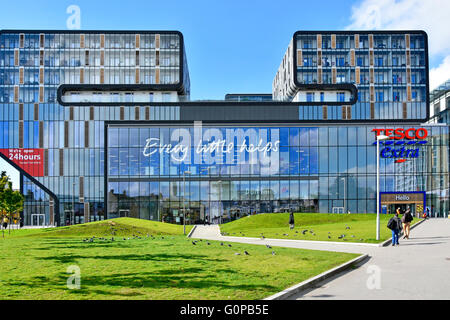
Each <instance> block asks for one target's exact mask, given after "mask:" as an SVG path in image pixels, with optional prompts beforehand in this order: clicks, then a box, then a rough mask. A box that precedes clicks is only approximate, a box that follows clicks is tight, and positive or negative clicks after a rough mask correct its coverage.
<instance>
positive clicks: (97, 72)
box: [0, 31, 449, 225]
mask: <svg viewBox="0 0 450 320" xmlns="http://www.w3.org/2000/svg"><path fill="white" fill-rule="evenodd" d="M327 36H328V35H323V37H322V40H321V41H322V45H321V46H318V45H317V39H318V38H317V34H314V35H313V36H308V37H309V38H311V39H309V38H308V39H309V40H311V41H310V42H303V41H304V40H305V39H306V38H305V39H304V38H302V37H299V38H298V39H297V38H296V39H295V41H296V45H297V47H298V49H300V50H302V54H303V57H304V58H305V59H306V61H305V60H303V59H302V60H301V61H302V66H299V68H298V69H296V72H295V73H294V74H295V75H296V76H297V77H298V79H297V80H298V81H303V79H311V81H312V82H313V83H314V80H315V79H316V78H315V76H314V72H312V71H311V70H312V69H311V68H315V69H314V70H316V71H315V72H316V76H317V74H318V73H317V72H318V71H317V70H318V69H319V61H320V64H321V66H320V67H321V70H322V71H321V72H322V78H321V79H322V80H321V81H322V82H323V83H328V82H327V81H326V80H325V78H324V75H325V74H326V73H327V72H328V71H327V70H328V69H327V68H331V69H330V70H331V73H332V75H333V72H334V71H333V70H337V71H336V72H337V73H336V81H335V80H334V77H332V78H331V84H333V83H338V82H337V81H338V80H337V79H340V80H339V83H348V82H349V81H350V83H354V84H355V85H356V86H357V87H358V93H359V94H360V97H359V101H358V102H357V104H356V105H354V106H345V105H343V106H341V105H327V102H326V101H328V99H330V100H335V101H336V100H338V101H341V100H344V101H343V102H344V103H345V102H346V101H347V100H348V96H346V95H345V93H341V92H339V91H338V92H337V93H336V92H335V93H334V95H333V96H332V97H328V96H327V94H326V93H325V94H324V95H321V94H318V93H310V94H309V95H305V99H308V101H310V102H320V104H321V105H302V104H300V103H279V102H277V101H271V100H270V99H269V98H270V96H271V95H270V94H268V95H266V94H238V95H229V96H228V97H227V99H226V101H222V102H208V101H200V102H194V101H193V102H189V101H185V100H183V99H180V97H181V96H185V97H188V96H189V91H190V80H189V73H188V67H187V58H186V54H185V52H184V45H183V38H182V35H181V33H178V32H164V31H158V32H156V31H155V32H151V31H149V32H140V31H104V32H97V31H95V32H94V31H83V32H81V31H59V32H58V31H2V32H1V33H0V132H1V133H2V134H1V135H0V154H1V155H2V157H5V158H7V159H9V161H11V162H14V163H15V164H16V165H17V166H18V167H20V168H21V170H22V172H21V173H22V174H21V181H22V184H21V188H22V192H23V193H24V194H25V197H26V201H25V208H24V213H23V216H24V222H25V224H27V225H29V224H43V223H44V224H59V225H65V224H74V223H83V222H87V221H97V220H102V219H105V218H113V217H118V216H132V217H140V218H145V219H152V220H158V221H168V222H174V223H182V222H183V212H184V211H183V210H184V209H186V210H189V212H190V214H189V223H198V222H202V221H204V220H205V219H209V220H210V221H211V222H219V219H218V217H219V216H220V217H222V214H223V217H222V218H223V219H235V218H238V217H241V216H242V215H245V214H248V213H250V212H257V213H261V212H281V211H284V210H287V209H289V208H294V209H295V210H298V211H299V212H333V210H334V209H335V208H340V207H343V206H344V200H345V206H346V207H347V208H348V210H349V211H351V212H374V211H375V198H376V195H375V192H376V191H375V187H374V185H375V179H376V178H375V171H374V170H375V163H376V151H375V147H374V146H373V142H374V139H375V138H374V132H372V129H374V128H375V129H377V128H394V129H395V128H404V130H407V129H408V128H419V125H420V123H421V122H422V121H418V120H417V119H418V118H420V119H422V118H424V117H426V113H425V110H426V109H425V106H424V103H425V102H424V101H425V100H423V90H426V86H425V85H424V84H423V83H422V82H423V81H422V80H423V76H425V77H426V72H425V71H424V70H425V69H424V68H425V67H424V66H423V63H422V62H423V61H422V60H423V59H426V54H425V50H426V48H424V45H426V43H424V39H423V35H422V34H417V35H415V34H413V33H411V34H409V36H408V37H406V35H405V34H401V35H399V34H391V35H383V36H381V35H380V39H379V41H384V42H382V44H384V43H385V44H386V47H383V46H378V44H377V43H379V42H377V41H378V35H374V36H373V37H374V38H373V45H372V47H371V45H370V44H369V45H368V46H369V48H368V49H367V48H366V44H365V43H364V41H366V40H365V39H366V38H365V37H366V36H367V39H369V35H362V34H361V35H360V39H361V41H362V42H363V43H362V44H361V45H359V42H358V46H359V47H358V48H356V47H355V48H354V46H355V44H356V42H355V38H354V34H350V33H349V34H348V35H346V36H345V37H344V36H343V35H342V37H343V38H342V44H341V42H340V38H339V37H341V35H339V37H338V36H336V39H335V40H336V41H335V44H333V41H334V40H333V38H332V37H331V35H329V36H330V41H331V44H330V46H331V49H332V50H331V49H330V48H328V47H326V46H325V47H323V43H324V42H326V40H327ZM383 37H384V38H383ZM396 37H398V40H399V44H395V40H396V39H397V38H396ZM344 38H345V39H344ZM407 38H408V39H409V40H408V41H409V45H408V44H407V43H406V42H405V43H404V45H405V46H406V49H404V47H403V42H402V39H404V41H406V39H407ZM308 39H307V40H308ZM383 39H384V40H383ZM386 39H387V40H386ZM338 40H339V41H338ZM385 40H386V41H385ZM367 41H370V40H367ZM413 43H414V44H413ZM400 46H402V47H400ZM334 47H336V48H334ZM328 49H330V50H329V51H327V50H328ZM388 49H389V50H388ZM311 50H312V51H311ZM352 50H354V53H355V56H354V58H355V60H354V63H353V62H352V57H353V53H352V52H353V51H352ZM386 50H387V51H386ZM310 51H311V52H310ZM319 51H320V52H321V59H320V60H318V59H317V57H318V56H316V57H315V58H314V55H313V54H312V53H313V52H315V53H316V55H317V54H318V52H319ZM338 51H339V52H338ZM366 51H367V52H366ZM327 52H328V53H327ZM370 52H372V53H373V54H372V53H370ZM406 52H409V54H407V53H406ZM310 53H311V54H310ZM327 54H328V55H327ZM396 54H398V55H400V56H401V57H399V60H397V62H395V63H394V60H395V59H394V58H396V57H395V55H396ZM365 55H368V57H367V56H365ZM372 55H373V59H372ZM289 56H290V57H293V52H292V51H291V54H290V55H289ZM379 56H380V57H381V58H383V59H386V61H385V60H383V61H381V60H376V58H380V57H379ZM403 57H404V58H405V66H403V62H402V61H403V60H402V59H403ZM323 58H327V59H328V61H329V63H330V66H328V65H327V63H326V61H325V60H323ZM367 58H368V59H369V66H368V70H369V71H368V72H369V85H368V87H367V88H368V89H367V88H366V87H365V85H366V84H365V83H364V81H362V80H361V79H362V78H360V77H356V73H357V72H360V73H361V74H364V72H366V71H364V70H365V68H366V67H367V66H366V60H364V59H367ZM349 59H350V60H349ZM414 59H415V60H414ZM372 60H373V66H372V64H371V61H372ZM409 60H411V61H409ZM375 61H377V62H375ZM413 61H415V62H414V63H413ZM333 64H334V65H333ZM347 64H349V66H348V65H347ZM353 64H355V65H354V66H353ZM357 64H360V65H359V66H358V65H357ZM398 64H399V65H398ZM283 65H286V66H288V65H290V66H291V67H292V63H290V62H288V61H286V62H283ZM397 67H399V69H398V68H397ZM358 68H359V69H358ZM341 69H342V70H341ZM397 69H398V70H397ZM357 70H359V71H357ZM370 70H374V71H373V76H374V77H373V81H371V80H370V78H371V74H370V73H371V72H372V71H370ZM408 70H409V71H408ZM310 71H311V72H310ZM341 71H342V72H341ZM397 71H398V72H403V73H405V74H403V73H401V74H400V75H399V77H400V78H401V79H403V80H401V81H400V80H399V77H397V78H396V80H395V81H394V76H396V74H395V72H397ZM303 72H306V73H308V72H309V73H311V75H307V77H306V78H303V75H302V74H303ZM381 74H383V75H382V76H381ZM291 75H292V73H291ZM305 75H306V74H305ZM338 76H339V77H338ZM405 76H406V79H408V80H407V81H406V82H405V81H404V79H405V78H404V77H405ZM391 77H392V82H391ZM318 79H319V78H317V81H319V80H318ZM357 79H360V80H361V81H359V82H360V83H357V82H358V80H357ZM353 80H354V82H353ZM425 80H426V79H425ZM308 81H310V80H308ZM386 81H387V82H388V83H384V82H386ZM372 82H373V83H372ZM425 82H427V81H425ZM62 85H66V86H67V85H72V87H71V89H70V90H72V91H70V90H69V89H68V90H67V96H64V97H58V89H59V88H61V86H62ZM86 86H87V87H86ZM114 86H119V87H114ZM158 86H159V87H158ZM74 87H78V89H79V90H78V91H77V90H76V89H77V88H75V89H74ZM372 87H373V88H374V89H373V90H375V91H373V99H372V98H371V93H370V90H372V89H370V88H372ZM111 88H115V89H117V91H114V90H113V89H111ZM394 89H395V90H394ZM397 89H398V95H397V93H395V94H394V92H397ZM410 89H411V90H410ZM367 90H369V91H368V92H369V95H367ZM405 90H406V91H405ZM405 92H406V93H405ZM414 92H417V93H416V94H413V93H414ZM410 93H411V97H409V95H410ZM405 95H406V98H405ZM394 96H398V97H399V99H400V101H397V100H396V99H392V101H391V100H389V99H390V97H394ZM413 96H414V97H416V98H415V99H416V101H413ZM274 97H275V95H274ZM57 98H61V99H62V100H61V101H62V104H59V103H58V99H57ZM236 98H237V100H238V101H236ZM404 98H405V99H406V100H404ZM410 98H411V99H410ZM64 99H67V100H65V101H64ZM386 99H387V101H386ZM85 100H86V101H87V103H85V104H84V105H83V104H80V105H78V103H83V102H86V101H85ZM305 101H306V100H305ZM65 102H71V103H70V104H67V105H66V104H65ZM240 102H244V103H240ZM322 102H323V105H322ZM347 102H348V101H347ZM344 111H345V112H344ZM373 119H375V120H376V119H378V120H379V119H386V122H383V123H381V122H379V123H378V124H377V125H376V126H375V124H373V122H372V124H371V123H370V121H366V120H373ZM396 119H397V120H398V119H401V120H408V119H416V120H414V121H410V122H408V123H406V122H404V124H403V125H399V124H396V125H389V124H388V123H389V122H390V123H392V121H395V120H396ZM299 120H302V121H299ZM303 120H309V122H306V121H303ZM322 120H327V121H328V122H324V121H322ZM330 120H355V121H353V123H352V122H347V124H346V125H344V124H342V122H339V121H334V122H330ZM358 120H359V121H358ZM388 120H389V121H388ZM194 121H203V126H202V127H201V128H199V126H198V125H195V126H194V124H193V123H194ZM218 122H220V124H217V125H211V123H218ZM348 123H351V124H350V125H349V124H348ZM425 128H427V130H428V132H429V135H428V137H427V139H426V141H427V143H426V144H422V145H419V144H417V148H415V147H414V148H413V147H411V148H412V149H418V151H417V152H415V151H414V152H412V151H411V154H409V156H406V153H405V152H404V153H405V155H403V154H402V157H403V158H405V159H406V161H404V162H396V158H390V157H389V156H390V155H397V153H399V152H400V153H401V148H402V146H400V145H395V148H393V147H392V146H389V145H386V146H384V147H383V149H382V150H385V149H386V148H391V149H389V150H385V151H384V155H385V156H386V157H385V158H382V160H381V191H426V197H427V198H426V199H427V205H428V204H430V205H433V206H434V208H435V210H436V212H437V211H439V212H444V211H445V212H447V211H448V209H449V192H448V190H449V181H448V174H449V162H448V158H449V147H448V127H446V126H437V125H436V126H426V127H425ZM198 137H201V139H200V140H196V139H197V138H198ZM412 140H414V141H415V139H412ZM416 140H417V139H416ZM404 141H405V140H404ZM219 142H220V143H219ZM180 143H181V145H179V144H180ZM230 144H231V145H232V146H230V147H228V146H229V145H230ZM250 144H251V145H252V146H250ZM177 145H179V146H178V147H176V146H177ZM404 147H405V148H406V147H407V148H410V147H409V145H405V146H404ZM197 148H200V149H197ZM224 148H225V149H224ZM226 148H229V149H226ZM394 151H395V152H394ZM382 152H383V151H382ZM416 154H417V156H416Z"/></svg>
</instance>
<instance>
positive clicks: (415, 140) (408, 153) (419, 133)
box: [372, 128, 428, 163]
mask: <svg viewBox="0 0 450 320" xmlns="http://www.w3.org/2000/svg"><path fill="white" fill-rule="evenodd" d="M372 132H375V137H377V136H379V135H381V134H383V135H385V136H388V137H389V139H388V140H382V141H380V145H383V146H384V148H383V149H382V150H381V151H380V156H381V157H382V158H394V159H395V162H396V163H399V162H405V161H406V159H407V158H417V157H419V148H417V147H418V146H419V145H423V144H426V143H428V141H426V140H425V139H426V138H427V137H428V130H427V129H425V128H418V129H416V128H409V129H406V130H405V129H404V128H396V129H393V128H392V129H390V128H389V129H373V130H372ZM373 144H374V145H376V144H377V142H376V141H375V142H374V143H373ZM413 145H414V146H415V147H414V149H408V148H407V147H408V146H413ZM405 146H406V147H405Z"/></svg>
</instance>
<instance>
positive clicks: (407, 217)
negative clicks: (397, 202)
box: [402, 206, 413, 239]
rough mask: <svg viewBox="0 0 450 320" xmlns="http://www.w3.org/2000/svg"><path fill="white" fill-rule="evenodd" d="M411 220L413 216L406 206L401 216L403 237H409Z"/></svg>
mask: <svg viewBox="0 0 450 320" xmlns="http://www.w3.org/2000/svg"><path fill="white" fill-rule="evenodd" d="M411 221H413V216H412V214H411V209H410V208H409V206H408V207H407V208H406V211H405V213H404V214H403V217H402V222H403V235H404V236H403V239H409V232H410V230H411Z"/></svg>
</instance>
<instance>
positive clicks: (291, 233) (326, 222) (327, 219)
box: [220, 213, 420, 243]
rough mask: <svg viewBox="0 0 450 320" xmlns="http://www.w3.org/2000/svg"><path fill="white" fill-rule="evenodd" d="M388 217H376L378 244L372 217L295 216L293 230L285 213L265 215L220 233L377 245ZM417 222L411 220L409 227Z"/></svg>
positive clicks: (235, 223) (232, 224) (223, 227)
mask: <svg viewBox="0 0 450 320" xmlns="http://www.w3.org/2000/svg"><path fill="white" fill-rule="evenodd" d="M391 217H392V215H385V214H382V215H380V241H377V240H376V214H357V213H352V214H327V213H295V214H294V219H295V228H294V229H293V230H290V229H289V224H288V222H289V213H267V214H258V215H254V216H248V217H245V218H242V219H239V220H235V221H232V222H229V223H226V224H223V225H221V226H220V230H221V232H222V233H224V234H225V235H229V236H245V237H258V238H259V237H261V236H262V235H263V236H264V237H266V238H274V239H294V240H319V241H342V242H346V241H348V242H369V243H377V242H382V241H384V240H386V239H388V238H389V237H390V236H391V230H389V229H388V228H387V227H386V225H387V222H388V220H389V219H390V218H391ZM418 221H420V219H416V218H415V219H414V220H413V224H414V223H416V222H418ZM304 230H308V231H307V232H305V233H303V231H304ZM311 231H312V232H311ZM342 235H345V236H344V237H342Z"/></svg>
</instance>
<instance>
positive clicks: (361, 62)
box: [356, 57, 364, 67]
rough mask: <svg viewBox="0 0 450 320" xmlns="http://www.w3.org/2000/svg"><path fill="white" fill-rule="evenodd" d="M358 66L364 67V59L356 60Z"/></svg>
mask: <svg viewBox="0 0 450 320" xmlns="http://www.w3.org/2000/svg"><path fill="white" fill-rule="evenodd" d="M356 65H357V66H358V67H362V66H363V65H364V60H363V58H362V57H358V58H356Z"/></svg>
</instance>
